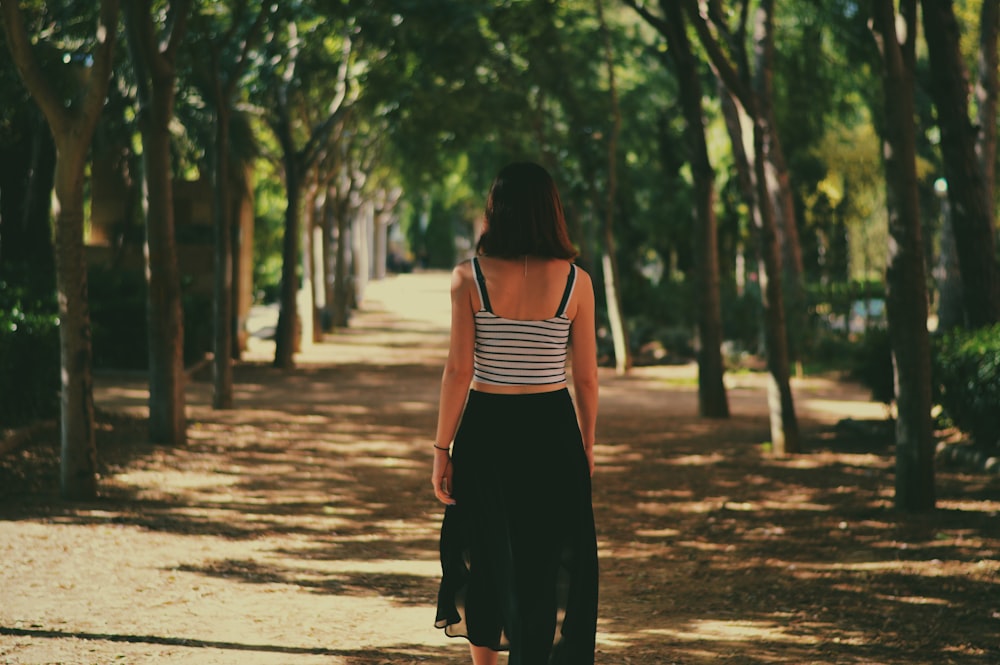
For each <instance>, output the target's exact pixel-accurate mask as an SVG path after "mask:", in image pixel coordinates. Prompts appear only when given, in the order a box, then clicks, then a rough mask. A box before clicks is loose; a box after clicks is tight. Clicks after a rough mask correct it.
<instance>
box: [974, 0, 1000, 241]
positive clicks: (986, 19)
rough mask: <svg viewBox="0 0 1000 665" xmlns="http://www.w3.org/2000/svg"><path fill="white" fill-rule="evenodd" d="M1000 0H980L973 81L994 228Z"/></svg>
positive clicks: (980, 153) (982, 165)
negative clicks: (977, 68)
mask: <svg viewBox="0 0 1000 665" xmlns="http://www.w3.org/2000/svg"><path fill="white" fill-rule="evenodd" d="M998 36H1000V0H983V6H982V8H981V10H980V14H979V76H978V78H977V81H976V117H977V122H976V124H977V125H978V126H979V140H978V141H977V143H976V155H977V156H978V157H979V167H980V169H982V172H983V185H984V187H985V188H986V208H987V210H988V211H989V218H990V219H991V220H993V226H994V230H995V229H996V170H997V169H996V166H997V95H998V92H1000V73H998V68H1000V57H998V55H997V39H998Z"/></svg>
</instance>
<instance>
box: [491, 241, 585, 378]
mask: <svg viewBox="0 0 1000 665" xmlns="http://www.w3.org/2000/svg"><path fill="white" fill-rule="evenodd" d="M472 272H473V274H474V275H475V277H476V288H477V289H478V290H479V302H480V303H481V307H480V310H479V311H478V312H476V314H475V324H476V346H475V352H474V361H475V370H474V373H473V377H472V378H473V380H474V381H478V382H480V383H486V384H491V385H500V386H544V385H550V384H557V383H565V382H566V356H567V347H568V344H569V327H570V324H571V323H572V322H571V321H570V320H569V319H568V318H567V317H566V306H567V304H568V303H569V299H570V296H571V295H572V294H573V285H574V283H575V282H576V266H575V265H573V264H570V270H569V276H568V277H567V278H566V290H565V291H564V292H563V297H562V302H560V303H559V308H558V309H557V310H556V315H555V316H553V317H552V318H549V319H540V320H521V319H505V318H503V317H502V316H497V315H496V314H494V313H493V309H492V307H491V306H490V297H489V294H487V293H486V279H485V278H484V277H483V271H482V269H481V268H480V267H479V259H478V258H473V259H472Z"/></svg>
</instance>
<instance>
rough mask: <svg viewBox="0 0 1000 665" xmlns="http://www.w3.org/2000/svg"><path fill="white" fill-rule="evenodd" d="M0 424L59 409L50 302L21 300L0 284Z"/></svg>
mask: <svg viewBox="0 0 1000 665" xmlns="http://www.w3.org/2000/svg"><path fill="white" fill-rule="evenodd" d="M0 294H2V296H0V426H4V427H17V426H20V425H24V424H25V423H28V422H31V421H32V420H37V419H39V418H53V417H55V416H56V415H57V414H58V412H59V317H58V315H57V314H56V312H55V305H54V303H43V302H27V301H22V297H23V292H22V291H20V290H18V289H14V288H11V287H10V286H9V285H7V284H3V283H0Z"/></svg>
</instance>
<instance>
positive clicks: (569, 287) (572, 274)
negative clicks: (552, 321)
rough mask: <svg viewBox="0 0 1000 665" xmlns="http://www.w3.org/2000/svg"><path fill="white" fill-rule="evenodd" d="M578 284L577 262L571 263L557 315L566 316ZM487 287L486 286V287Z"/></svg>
mask: <svg viewBox="0 0 1000 665" xmlns="http://www.w3.org/2000/svg"><path fill="white" fill-rule="evenodd" d="M575 285H576V264H573V263H571V264H569V276H567V277H566V290H565V291H563V297H562V302H560V303H559V311H557V312H556V316H557V317H563V316H566V307H567V306H568V305H569V299H570V296H572V295H573V287H574V286H575ZM484 288H485V287H484Z"/></svg>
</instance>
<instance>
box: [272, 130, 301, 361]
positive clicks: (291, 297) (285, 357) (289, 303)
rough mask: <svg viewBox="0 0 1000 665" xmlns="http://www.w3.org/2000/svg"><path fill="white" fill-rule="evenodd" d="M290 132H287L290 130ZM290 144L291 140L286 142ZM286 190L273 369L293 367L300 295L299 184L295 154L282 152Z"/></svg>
mask: <svg viewBox="0 0 1000 665" xmlns="http://www.w3.org/2000/svg"><path fill="white" fill-rule="evenodd" d="M289 131H290V130H289ZM289 140H290V138H289ZM284 163H285V187H286V189H287V195H288V206H287V207H286V208H285V237H284V239H283V242H282V250H281V290H280V309H279V313H278V328H277V331H276V332H275V349H274V366H275V367H280V368H281V369H292V368H293V367H295V351H296V347H297V343H296V342H297V339H298V329H299V321H298V318H299V316H298V302H297V299H298V292H299V274H298V272H299V236H300V235H301V234H300V231H299V197H300V195H301V191H300V190H301V185H300V182H299V172H298V170H299V169H298V164H297V163H296V159H295V155H294V153H289V152H287V151H286V152H285V160H284Z"/></svg>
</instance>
